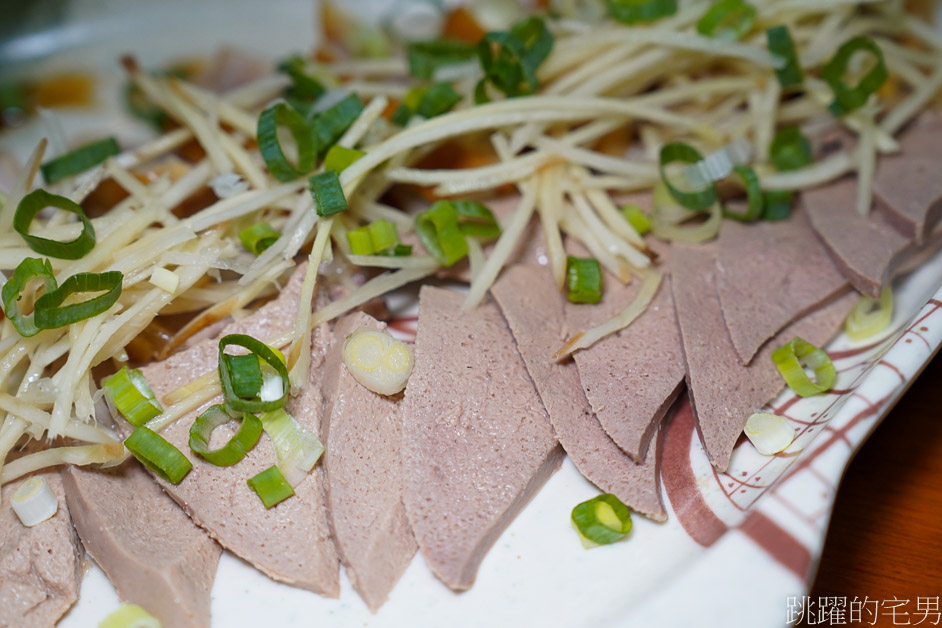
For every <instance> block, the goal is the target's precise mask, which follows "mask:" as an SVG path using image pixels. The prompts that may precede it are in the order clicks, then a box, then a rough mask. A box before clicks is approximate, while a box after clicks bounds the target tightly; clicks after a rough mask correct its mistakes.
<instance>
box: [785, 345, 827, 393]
mask: <svg viewBox="0 0 942 628" xmlns="http://www.w3.org/2000/svg"><path fill="white" fill-rule="evenodd" d="M772 361H773V362H775V366H776V368H778V372H779V373H781V374H782V378H783V379H784V380H785V383H787V384H788V386H789V387H790V388H791V389H792V390H794V391H795V393H796V394H797V395H798V396H800V397H810V396H812V395H817V394H818V393H822V392H824V391H825V390H829V389H830V388H831V387H832V386H833V385H834V382H835V380H836V379H837V372H836V371H835V370H834V364H833V363H832V362H831V358H829V357H828V354H827V353H825V352H824V351H823V350H821V349H819V348H818V347H816V346H814V345H813V344H811V343H810V342H807V341H805V340H802V339H801V338H799V337H797V336H796V337H794V338H792V339H791V341H790V342H788V343H787V344H785V345H782V346H781V347H779V348H778V349H776V350H775V351H773V352H772ZM804 366H808V367H809V368H810V369H811V370H813V371H814V375H815V379H817V380H818V381H817V382H813V381H811V378H810V377H808V374H807V373H805V369H804Z"/></svg>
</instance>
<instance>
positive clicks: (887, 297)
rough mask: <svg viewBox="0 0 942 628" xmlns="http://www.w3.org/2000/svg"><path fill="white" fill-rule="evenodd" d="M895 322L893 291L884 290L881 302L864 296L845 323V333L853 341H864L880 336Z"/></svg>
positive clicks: (887, 287)
mask: <svg viewBox="0 0 942 628" xmlns="http://www.w3.org/2000/svg"><path fill="white" fill-rule="evenodd" d="M892 320H893V291H892V290H891V289H890V287H889V286H886V287H885V288H883V292H882V293H881V294H880V300H879V301H878V300H876V299H873V298H871V297H867V296H863V297H860V300H859V301H857V305H855V306H854V309H852V310H851V311H850V314H849V315H848V316H847V320H846V321H845V322H844V331H845V332H847V337H848V338H850V339H851V340H855V341H856V340H864V339H866V338H870V337H872V336H875V335H876V334H879V333H880V332H881V331H883V330H884V329H886V328H887V327H889V326H890V322H891V321H892Z"/></svg>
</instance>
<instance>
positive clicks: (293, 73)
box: [278, 56, 326, 118]
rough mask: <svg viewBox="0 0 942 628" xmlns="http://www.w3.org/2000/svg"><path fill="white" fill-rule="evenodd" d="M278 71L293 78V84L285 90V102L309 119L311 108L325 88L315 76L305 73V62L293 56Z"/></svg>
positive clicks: (281, 64) (282, 63)
mask: <svg viewBox="0 0 942 628" xmlns="http://www.w3.org/2000/svg"><path fill="white" fill-rule="evenodd" d="M278 71H279V72H282V73H284V74H287V75H288V76H290V77H291V81H292V84H291V86H290V87H288V88H286V89H285V93H284V96H285V101H286V102H287V103H288V104H289V105H291V107H292V108H293V109H294V110H295V111H297V112H298V113H299V114H301V116H302V117H304V118H307V117H308V115H309V113H310V111H311V108H312V107H313V106H314V103H315V102H317V99H318V98H320V97H321V96H322V95H323V94H324V92H325V91H326V90H325V89H324V86H323V85H322V84H321V82H320V81H318V80H317V79H316V78H314V77H313V76H308V75H307V74H305V73H304V60H303V59H302V58H301V57H298V56H293V57H290V58H288V59H285V60H284V61H282V62H281V63H279V64H278Z"/></svg>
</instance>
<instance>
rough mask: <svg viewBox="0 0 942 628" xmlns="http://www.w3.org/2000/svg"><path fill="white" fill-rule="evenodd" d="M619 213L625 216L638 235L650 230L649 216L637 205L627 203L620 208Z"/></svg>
mask: <svg viewBox="0 0 942 628" xmlns="http://www.w3.org/2000/svg"><path fill="white" fill-rule="evenodd" d="M621 215H622V216H624V217H625V220H627V221H628V224H630V225H631V226H632V227H633V228H634V230H635V231H637V232H638V235H644V234H646V233H648V232H649V231H651V218H650V217H648V215H647V214H645V213H644V212H643V211H641V208H640V207H638V206H637V205H632V204H631V203H629V204H628V205H625V206H624V207H622V208H621Z"/></svg>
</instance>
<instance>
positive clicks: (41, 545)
mask: <svg viewBox="0 0 942 628" xmlns="http://www.w3.org/2000/svg"><path fill="white" fill-rule="evenodd" d="M41 475H42V477H44V478H45V479H46V482H48V484H49V488H51V489H52V491H53V492H54V493H55V494H56V495H57V496H58V497H59V510H58V512H56V514H55V515H54V516H53V517H52V518H50V519H47V520H46V521H43V522H42V523H40V524H38V525H35V526H33V527H31V528H27V527H26V526H24V525H23V524H22V523H21V522H20V520H19V517H17V516H16V513H15V512H13V507H12V506H11V505H10V497H11V496H12V495H13V493H15V492H16V489H18V488H19V487H20V486H21V485H22V484H23V482H25V481H26V478H24V479H21V480H16V481H14V482H10V483H9V484H6V485H4V487H3V491H2V499H0V626H11V627H13V626H35V627H37V628H44V627H46V626H49V627H51V626H54V625H55V624H56V622H57V621H59V618H61V617H62V616H63V615H64V614H65V612H66V611H67V610H69V608H71V606H72V605H73V604H74V603H75V600H77V599H78V594H79V586H80V585H81V583H82V573H83V570H82V563H83V562H84V556H85V552H84V551H83V550H82V546H81V543H80V542H79V538H78V535H77V534H75V529H74V528H73V527H72V518H71V516H70V514H69V507H68V505H67V504H66V501H65V494H64V491H63V489H62V480H61V479H60V478H59V473H58V472H55V471H53V472H47V473H42V474H41Z"/></svg>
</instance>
